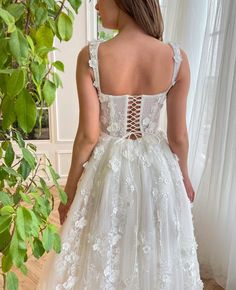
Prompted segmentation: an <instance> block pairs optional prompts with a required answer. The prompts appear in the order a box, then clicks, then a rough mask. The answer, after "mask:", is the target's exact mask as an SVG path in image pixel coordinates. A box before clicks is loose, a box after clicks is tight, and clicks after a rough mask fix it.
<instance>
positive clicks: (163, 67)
mask: <svg viewBox="0 0 236 290" xmlns="http://www.w3.org/2000/svg"><path fill="white" fill-rule="evenodd" d="M98 57H99V72H100V86H101V91H102V92H103V93H105V94H112V95H123V94H130V95H140V94H146V95H147V94H148V95H153V94H157V93H160V92H164V91H166V90H167V88H168V87H169V86H170V83H171V78H172V75H173V67H174V62H173V49H172V47H170V45H168V44H165V43H163V42H161V41H159V40H157V39H154V38H153V37H149V36H142V37H139V38H137V39H130V41H123V39H118V38H117V39H116V38H113V39H111V40H109V41H106V42H103V43H101V45H100V46H99V51H98Z"/></svg>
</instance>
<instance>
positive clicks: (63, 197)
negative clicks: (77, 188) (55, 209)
mask: <svg viewBox="0 0 236 290" xmlns="http://www.w3.org/2000/svg"><path fill="white" fill-rule="evenodd" d="M57 190H58V193H59V197H60V200H61V202H62V203H63V204H66V203H67V199H68V197H67V194H66V193H65V191H64V190H63V189H62V188H61V187H60V186H57Z"/></svg>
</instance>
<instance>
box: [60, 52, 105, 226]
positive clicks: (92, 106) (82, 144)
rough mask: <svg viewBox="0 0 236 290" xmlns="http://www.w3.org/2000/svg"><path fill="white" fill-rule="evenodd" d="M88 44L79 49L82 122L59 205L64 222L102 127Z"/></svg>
mask: <svg viewBox="0 0 236 290" xmlns="http://www.w3.org/2000/svg"><path fill="white" fill-rule="evenodd" d="M88 60H89V48H88V46H85V47H84V48H83V49H82V50H81V51H80V53H79V55H78V58H77V67H76V84H77V92H78V98H79V126H78V130H77V133H76V136H75V140H74V143H73V151H72V158H71V165H70V170H69V175H68V178H67V182H66V186H65V192H66V193H67V196H68V202H67V204H66V205H63V204H62V203H61V204H60V206H59V209H58V210H59V214H60V221H61V223H63V222H64V220H65V218H66V214H67V212H68V210H69V207H70V205H71V203H72V201H73V199H74V196H75V193H76V188H77V183H78V181H79V178H80V177H81V175H82V172H83V164H84V163H85V162H86V161H87V160H88V159H89V157H90V155H91V153H92V151H93V149H94V147H95V145H96V144H97V141H98V137H99V133H100V128H99V99H98V95H97V91H96V89H95V87H94V86H93V79H92V73H91V69H90V67H89V65H88Z"/></svg>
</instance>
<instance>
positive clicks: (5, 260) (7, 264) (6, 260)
mask: <svg viewBox="0 0 236 290" xmlns="http://www.w3.org/2000/svg"><path fill="white" fill-rule="evenodd" d="M11 267H12V259H11V256H10V255H7V256H3V257H2V271H3V273H7V272H9V271H10V270H11Z"/></svg>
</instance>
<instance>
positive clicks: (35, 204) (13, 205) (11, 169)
mask: <svg viewBox="0 0 236 290" xmlns="http://www.w3.org/2000/svg"><path fill="white" fill-rule="evenodd" d="M1 134H2V137H4V138H6V137H7V138H6V140H4V141H3V142H2V143H1V147H0V155H1V158H2V164H1V165H0V255H1V274H2V275H3V281H4V289H17V287H18V278H17V276H16V274H15V273H14V272H13V271H11V270H12V267H13V266H15V267H17V268H19V269H20V270H21V271H22V272H23V273H24V274H27V267H26V265H25V263H26V262H27V260H28V255H29V252H30V253H32V254H33V255H34V256H35V257H36V258H37V259H39V258H40V257H41V256H42V255H43V254H44V253H45V251H46V252H48V251H50V250H51V249H54V250H55V251H56V252H58V253H59V252H60V250H61V244H60V237H59V235H58V231H57V228H56V226H55V225H53V224H51V223H50V222H49V216H50V213H51V212H52V210H53V207H54V197H53V195H52V193H51V191H50V189H51V187H52V186H55V187H56V189H57V191H58V193H59V196H60V199H61V201H62V202H63V203H66V201H67V196H66V193H65V192H64V191H63V189H62V188H61V186H60V185H59V183H58V178H59V175H58V174H57V173H56V172H55V170H54V169H53V167H52V165H51V163H50V160H49V159H48V158H47V157H46V156H43V157H44V158H43V159H45V160H46V164H44V163H43V162H42V160H43V159H42V158H40V159H39V158H38V157H37V155H36V147H35V145H33V144H32V143H29V142H28V143H26V142H25V140H23V138H22V136H21V134H20V133H19V132H18V131H16V130H12V131H11V136H9V135H7V134H6V133H5V132H1ZM13 141H14V142H15V143H16V144H17V146H14V147H16V149H17V151H18V152H20V153H18V154H16V149H15V150H14V149H13V146H12V143H13ZM42 172H43V173H44V175H45V176H46V181H45V177H44V178H43V177H42ZM48 184H50V187H49V186H48Z"/></svg>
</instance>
